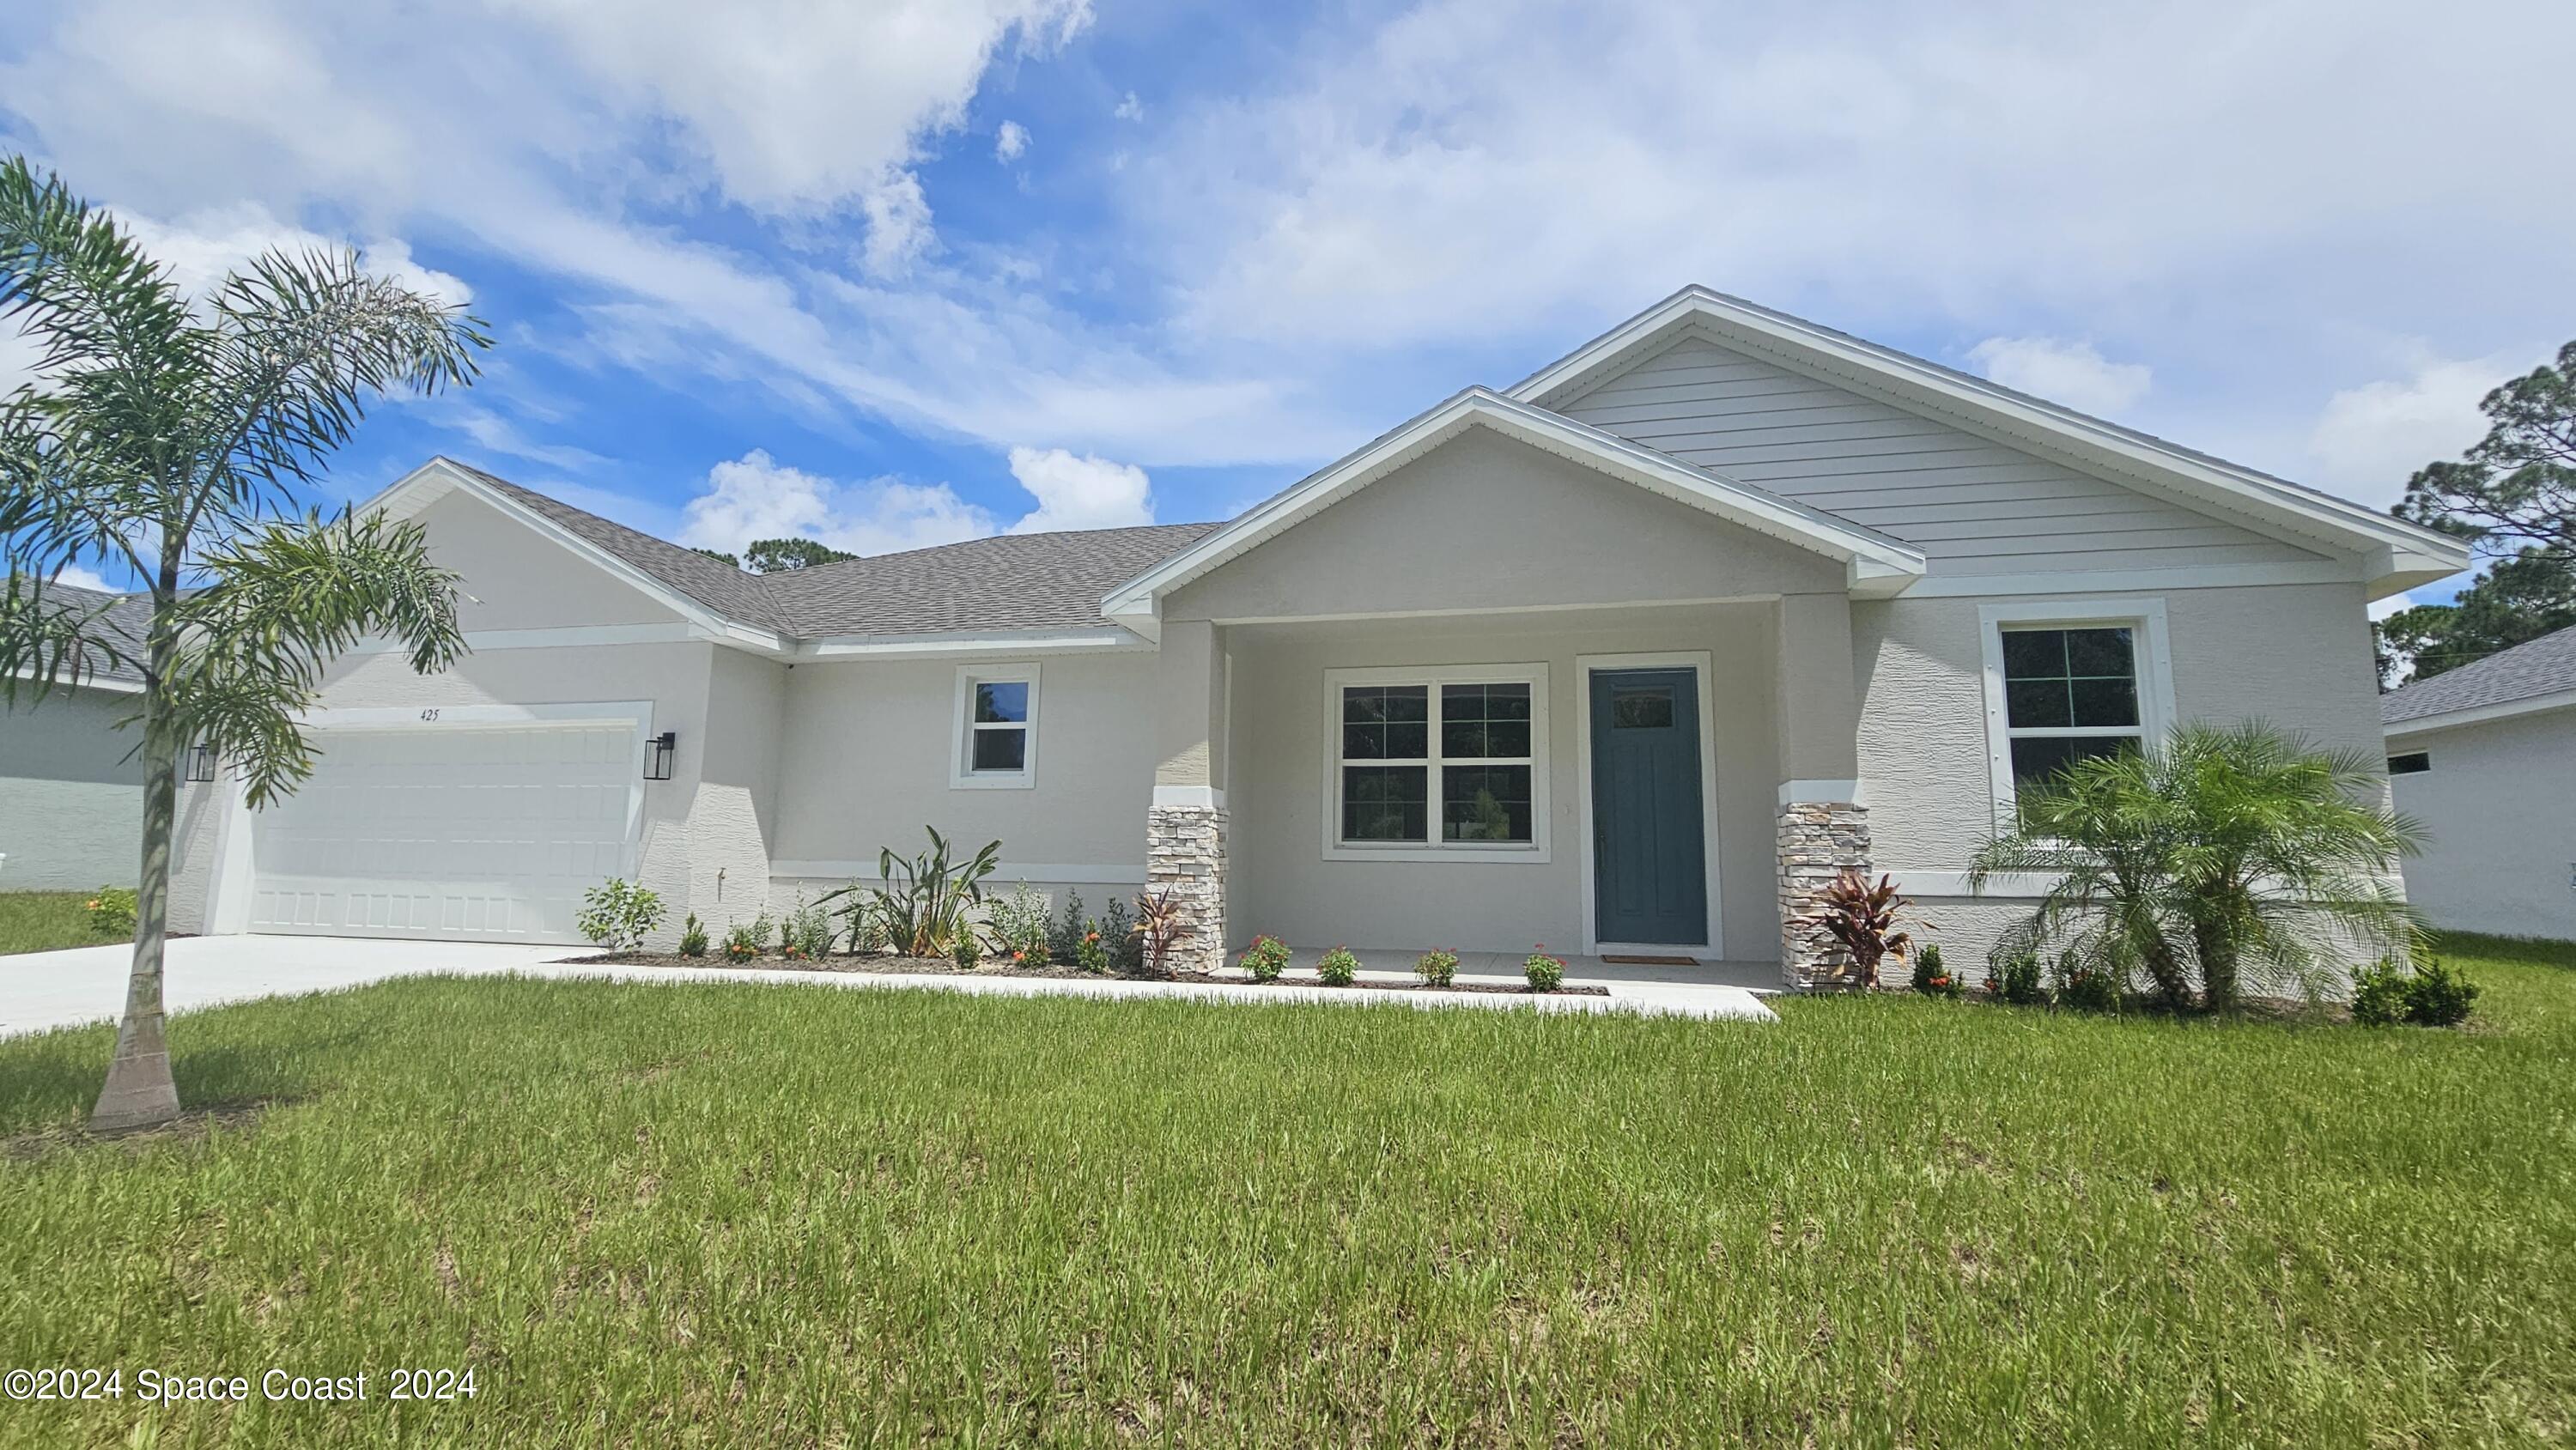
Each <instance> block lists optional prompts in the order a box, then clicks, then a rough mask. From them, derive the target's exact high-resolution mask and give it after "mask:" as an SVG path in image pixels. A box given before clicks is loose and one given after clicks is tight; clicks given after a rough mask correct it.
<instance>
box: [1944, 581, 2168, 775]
mask: <svg viewBox="0 0 2576 1450" xmlns="http://www.w3.org/2000/svg"><path fill="white" fill-rule="evenodd" d="M1977 616H1978V624H1979V627H1980V630H1981V632H1982V635H1983V639H1984V653H1985V683H1986V748H1987V752H1988V755H1989V766H1990V769H1991V773H1992V777H1993V785H1994V798H1995V817H1996V820H1997V822H1998V823H2009V822H2010V820H2011V819H2012V812H2013V808H2014V805H2015V802H2016V801H2017V800H2018V798H2019V788H2020V787H2021V786H2022V785H2023V784H2024V783H2026V782H2029V781H2034V780H2042V779H2045V778H2047V777H2048V776H2050V775H2053V774H2055V773H2056V772H2057V771H2060V770H2063V769H2064V768H2066V767H2067V766H2069V765H2071V764H2073V763H2075V762H2076V761H2079V760H2086V759H2090V758H2093V757H2095V756H2101V755H2108V754H2111V753H2113V752H2115V751H2120V750H2136V749H2140V748H2142V747H2143V746H2144V745H2145V744H2146V743H2147V742H2149V741H2152V740H2156V739H2159V738H2161V737H2162V736H2163V735H2164V733H2165V731H2167V730H2168V729H2170V728H2172V724H2173V718H2174V706H2173V654H2172V649H2171V646H2170V645H2169V644H2168V643H2167V640H2166V635H2165V605H2164V601H2163V600H2162V599H2087V600H2031V601H2027V602H2021V601H2016V602H2014V603H2011V604H1988V605H1982V606H1980V607H1979V608H1978V611H1977Z"/></svg>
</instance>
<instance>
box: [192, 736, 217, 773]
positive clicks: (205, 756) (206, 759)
mask: <svg viewBox="0 0 2576 1450" xmlns="http://www.w3.org/2000/svg"><path fill="white" fill-rule="evenodd" d="M214 778H215V747H213V746H211V745H199V746H195V747H193V748H191V749H190V750H189V751H188V779H189V780H191V781H197V782H203V781H209V780H213V779H214Z"/></svg>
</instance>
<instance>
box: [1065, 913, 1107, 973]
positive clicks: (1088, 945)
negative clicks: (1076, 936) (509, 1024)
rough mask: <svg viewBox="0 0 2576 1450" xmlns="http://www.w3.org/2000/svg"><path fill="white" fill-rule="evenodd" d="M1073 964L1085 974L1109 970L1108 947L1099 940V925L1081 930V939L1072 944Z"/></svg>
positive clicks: (1091, 924) (1093, 924)
mask: <svg viewBox="0 0 2576 1450" xmlns="http://www.w3.org/2000/svg"><path fill="white" fill-rule="evenodd" d="M1073 964H1074V965H1075V966H1077V967H1080V968H1082V969H1083V970H1084V971H1086V972H1105V971H1108V970H1109V945H1108V943H1106V942H1104V941H1102V940H1101V939H1100V923H1099V922H1096V921H1095V922H1092V923H1090V924H1088V925H1087V926H1085V927H1084V928H1083V932H1082V936H1081V939H1080V940H1078V941H1076V942H1075V943H1074V944H1073Z"/></svg>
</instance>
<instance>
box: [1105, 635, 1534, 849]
mask: <svg viewBox="0 0 2576 1450" xmlns="http://www.w3.org/2000/svg"><path fill="white" fill-rule="evenodd" d="M1444 684H1447V685H1523V684H1525V685H1527V686H1529V687H1530V753H1529V767H1530V842H1529V844H1528V845H1526V846H1523V845H1519V844H1516V843H1510V842H1490V843H1489V842H1476V841H1443V840H1441V839H1440V817H1439V814H1438V811H1437V809H1436V804H1435V803H1436V802H1438V801H1439V800H1440V799H1441V797H1440V793H1439V790H1438V786H1439V777H1438V772H1439V770H1440V768H1441V766H1442V765H1444V764H1446V763H1447V762H1446V761H1444V760H1443V759H1442V758H1441V757H1440V755H1439V753H1438V746H1439V739H1438V735H1437V728H1438V726H1437V722H1436V721H1434V722H1432V723H1431V724H1430V725H1429V726H1427V727H1426V728H1428V729H1431V730H1432V731H1433V732H1434V733H1433V737H1432V741H1431V754H1429V755H1427V756H1426V757H1425V758H1424V759H1423V761H1422V762H1421V764H1422V766H1423V770H1424V772H1425V775H1424V779H1425V782H1426V785H1427V787H1428V789H1426V792H1425V797H1424V798H1425V801H1426V809H1429V810H1431V814H1430V816H1429V818H1428V820H1427V821H1426V822H1425V829H1424V832H1423V834H1424V836H1425V837H1426V839H1425V840H1424V841H1423V843H1422V844H1421V845H1418V846H1404V845H1392V844H1387V843H1372V844H1369V845H1362V846H1352V845H1345V844H1344V843H1343V841H1342V764H1343V762H1342V690H1343V689H1344V688H1345V687H1346V686H1352V685H1426V686H1429V687H1430V689H1431V692H1432V693H1431V698H1432V699H1433V700H1434V701H1437V700H1438V699H1439V687H1440V686H1442V685H1444ZM1547 705H1548V700H1547V666H1546V665H1545V664H1544V663H1531V664H1492V665H1386V666H1372V667H1370V668H1366V669H1333V670H1326V671H1324V757H1323V762H1322V763H1323V767H1324V783H1323V784H1324V810H1323V814H1324V832H1323V835H1324V843H1323V845H1324V859H1325V860H1327V861H1428V862H1439V863H1444V864H1477V865H1492V866H1544V865H1546V864H1548V863H1549V862H1550V861H1552V860H1554V859H1555V855H1554V852H1555V846H1554V842H1553V839H1552V838H1553V834H1554V832H1553V826H1554V822H1553V821H1552V820H1551V819H1550V816H1549V810H1548V790H1547V786H1548V772H1549V769H1550V757H1549V755H1548V738H1547ZM1437 713H1438V712H1437V711H1436V710H1435V711H1432V712H1431V714H1433V715H1435V716H1436V715H1437ZM1386 763H1387V764H1389V765H1405V764H1409V763H1411V762H1407V761H1401V760H1392V761H1388V762H1386ZM1460 763H1461V764H1467V763H1472V762H1466V761H1462V762H1460ZM1158 793H1159V790H1158ZM1160 803H1161V802H1160V801H1159V800H1158V801H1157V802H1156V804H1160Z"/></svg>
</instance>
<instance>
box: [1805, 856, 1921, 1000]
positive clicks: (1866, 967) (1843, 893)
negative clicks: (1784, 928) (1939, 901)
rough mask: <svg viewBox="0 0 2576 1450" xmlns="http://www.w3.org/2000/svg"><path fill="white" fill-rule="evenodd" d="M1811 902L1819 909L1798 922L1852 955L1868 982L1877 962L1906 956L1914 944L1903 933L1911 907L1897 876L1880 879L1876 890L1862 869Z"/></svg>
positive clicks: (1840, 875) (1837, 878)
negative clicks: (1898, 890)
mask: <svg viewBox="0 0 2576 1450" xmlns="http://www.w3.org/2000/svg"><path fill="white" fill-rule="evenodd" d="M1812 904H1813V906H1814V907H1815V909H1814V910H1813V911H1810V912H1809V913H1807V914H1806V915H1805V916H1802V917H1800V918H1798V922H1799V924H1800V925H1802V926H1804V927H1806V928H1807V932H1808V935H1809V936H1810V937H1811V938H1812V939H1814V940H1816V941H1820V942H1829V943H1831V944H1833V945H1834V946H1837V947H1840V948H1842V950H1843V951H1845V952H1846V953H1849V954H1850V956H1851V959H1852V964H1853V965H1854V966H1857V967H1859V968H1860V977H1861V980H1862V981H1863V982H1867V983H1872V984H1875V983H1876V982H1877V981H1878V964H1879V963H1880V962H1881V961H1883V960H1885V959H1886V958H1887V957H1889V956H1896V957H1900V958H1901V957H1903V956H1904V955H1905V949H1906V947H1907V946H1909V945H1911V944H1912V942H1913V940H1914V938H1913V936H1912V934H1911V933H1909V932H1906V931H1905V930H1903V929H1902V924H1903V920H1904V918H1905V915H1906V908H1907V906H1909V905H1910V904H1911V903H1909V902H1908V901H1906V899H1905V898H1904V897H1902V896H1899V895H1897V894H1896V882H1895V880H1894V879H1893V878H1892V877H1888V876H1881V877H1879V878H1878V884H1877V885H1875V886H1872V885H1871V884H1870V883H1869V878H1868V877H1867V876H1864V875H1862V874H1861V873H1860V872H1858V871H1854V870H1850V869H1845V870H1842V871H1839V872H1836V873H1835V875H1834V879H1833V880H1832V881H1830V882H1828V883H1826V885H1825V886H1824V887H1822V888H1821V889H1819V890H1818V891H1817V892H1816V894H1815V898H1814V900H1813V903H1812Z"/></svg>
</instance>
